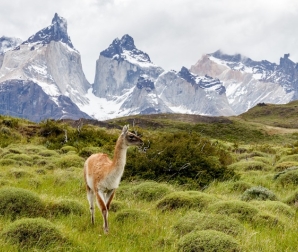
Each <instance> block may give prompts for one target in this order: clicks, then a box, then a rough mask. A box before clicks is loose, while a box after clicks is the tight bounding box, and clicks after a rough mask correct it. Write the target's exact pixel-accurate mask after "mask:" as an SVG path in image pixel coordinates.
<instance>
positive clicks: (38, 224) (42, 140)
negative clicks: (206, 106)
mask: <svg viewBox="0 0 298 252" xmlns="http://www.w3.org/2000/svg"><path fill="white" fill-rule="evenodd" d="M295 106H296V104H295V103H290V104H287V105H280V108H279V109H280V114H281V115H287V118H280V117H278V116H275V117H274V118H275V119H274V121H276V122H277V123H282V122H283V121H287V122H291V120H292V121H294V120H295V118H296V114H295V113H293V114H291V113H290V112H289V113H287V112H286V111H291V109H295ZM269 107H271V105H268V106H258V107H256V108H253V109H252V110H250V111H248V112H247V113H246V114H243V115H241V116H238V117H204V116H197V115H181V114H159V115H139V116H130V117H123V118H118V119H113V120H108V121H103V122H99V121H95V120H77V121H73V120H61V121H51V120H47V121H43V122H41V123H33V122H30V121H27V120H23V119H16V118H12V117H7V116H0V173H1V175H0V242H1V244H2V249H3V251H7V252H14V251H51V250H55V251H73V252H74V251H120V252H122V251H129V252H134V251H135V252H137V251H140V250H142V251H148V252H149V251H150V252H151V251H165V252H174V251H194V250H195V251H196V250H197V251H199V249H201V248H204V251H213V250H214V249H215V248H216V249H217V251H247V252H250V251H264V252H276V251H290V252H294V251H296V250H297V247H298V242H297V239H296V235H297V228H298V222H297V202H298V192H297V185H298V182H297V181H298V179H297V178H298V168H297V167H298V157H297V155H298V134H297V133H295V132H294V133H293V132H290V133H287V132H285V131H284V132H282V133H283V134H280V133H281V132H280V131H275V133H274V134H271V133H272V132H271V131H269V128H268V125H269V126H270V123H269V122H270V121H271V119H270V118H267V117H266V116H265V115H264V112H262V109H268V108H269ZM282 109H284V112H281V110H282ZM254 110H258V111H259V114H258V113H256V112H254V115H253V114H250V113H252V111H254ZM275 112H276V111H275V109H272V113H275ZM249 115H250V117H249ZM257 115H258V116H257ZM276 115H277V114H276ZM124 124H130V129H131V130H132V131H134V132H135V133H137V134H138V135H139V136H141V137H142V139H143V140H144V146H143V147H142V148H139V149H137V148H131V149H129V151H128V155H127V165H126V169H125V173H124V177H123V180H122V182H121V184H120V187H119V189H118V190H117V193H116V197H115V199H114V200H113V202H112V205H111V211H110V213H109V222H110V233H109V234H108V235H104V234H103V231H102V217H101V215H100V213H99V211H98V209H96V218H95V219H96V220H95V226H92V225H91V223H90V213H89V207H88V203H87V200H86V192H85V186H84V183H83V176H82V167H83V163H84V161H85V159H86V158H87V157H88V156H89V155H91V154H92V153H95V152H105V153H107V154H108V155H109V156H112V155H113V149H114V146H115V142H116V140H117V137H118V135H119V133H120V129H121V127H122V126H123V125H124ZM278 125H279V124H278ZM270 127H275V126H270ZM291 130H294V129H293V128H292V129H291ZM270 132H271V133H270ZM144 223H146V225H144ZM281 234H283V235H281ZM210 244H211V245H210ZM210 246H211V247H210ZM190 248H191V249H190Z"/></svg>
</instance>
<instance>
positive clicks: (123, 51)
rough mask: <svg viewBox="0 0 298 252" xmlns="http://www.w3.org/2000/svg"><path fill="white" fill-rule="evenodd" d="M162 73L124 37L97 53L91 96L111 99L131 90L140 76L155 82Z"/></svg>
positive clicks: (127, 37)
mask: <svg viewBox="0 0 298 252" xmlns="http://www.w3.org/2000/svg"><path fill="white" fill-rule="evenodd" d="M162 72H163V69H162V68H160V67H158V66H156V65H154V64H153V63H152V62H151V60H150V58H149V56H148V55H147V54H146V53H144V52H142V51H140V50H138V49H137V48H136V47H135V45H134V41H133V39H132V38H131V37H130V36H129V35H124V36H123V37H122V38H121V40H119V39H115V40H114V41H113V43H112V44H111V45H110V46H109V47H108V48H107V49H106V50H104V51H102V52H101V53H100V56H99V58H98V60H97V61H96V74H95V79H94V84H93V93H94V94H95V95H96V96H97V97H104V98H107V99H113V97H114V96H120V95H123V94H125V93H126V92H128V91H129V89H131V88H133V87H135V85H136V84H137V82H138V79H139V77H140V76H141V75H147V76H149V77H150V78H152V79H156V78H157V77H158V76H159V74H161V73H162Z"/></svg>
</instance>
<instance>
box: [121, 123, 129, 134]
mask: <svg viewBox="0 0 298 252" xmlns="http://www.w3.org/2000/svg"><path fill="white" fill-rule="evenodd" d="M128 128H129V125H124V126H123V129H122V134H126V133H127V131H128Z"/></svg>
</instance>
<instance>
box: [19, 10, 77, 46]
mask: <svg viewBox="0 0 298 252" xmlns="http://www.w3.org/2000/svg"><path fill="white" fill-rule="evenodd" d="M51 41H61V42H63V43H65V44H67V45H68V46H69V47H71V48H72V49H74V47H73V45H72V42H71V40H70V37H69V36H68V34H67V21H66V20H65V19H64V18H63V17H60V16H59V15H58V14H57V13H55V15H54V18H53V19H52V24H51V25H50V26H48V27H46V28H44V29H42V30H40V31H39V32H37V33H36V34H34V35H32V36H31V37H30V38H28V40H26V41H24V42H23V43H22V44H31V43H35V44H43V45H45V44H49V43H50V42H51Z"/></svg>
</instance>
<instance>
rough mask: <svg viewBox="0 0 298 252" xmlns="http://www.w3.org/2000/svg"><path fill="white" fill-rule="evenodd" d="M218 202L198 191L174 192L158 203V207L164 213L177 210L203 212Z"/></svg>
mask: <svg viewBox="0 0 298 252" xmlns="http://www.w3.org/2000/svg"><path fill="white" fill-rule="evenodd" d="M214 201H216V198H215V197H214V196H211V195H209V194H206V193H202V192H198V191H179V192H172V193H170V194H168V195H166V196H165V197H164V198H162V199H161V200H159V201H158V202H157V205H156V207H157V208H158V209H160V210H162V211H166V210H174V209H177V208H193V209H197V210H201V209H203V208H204V207H206V206H208V205H209V204H210V203H212V202H214Z"/></svg>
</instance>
